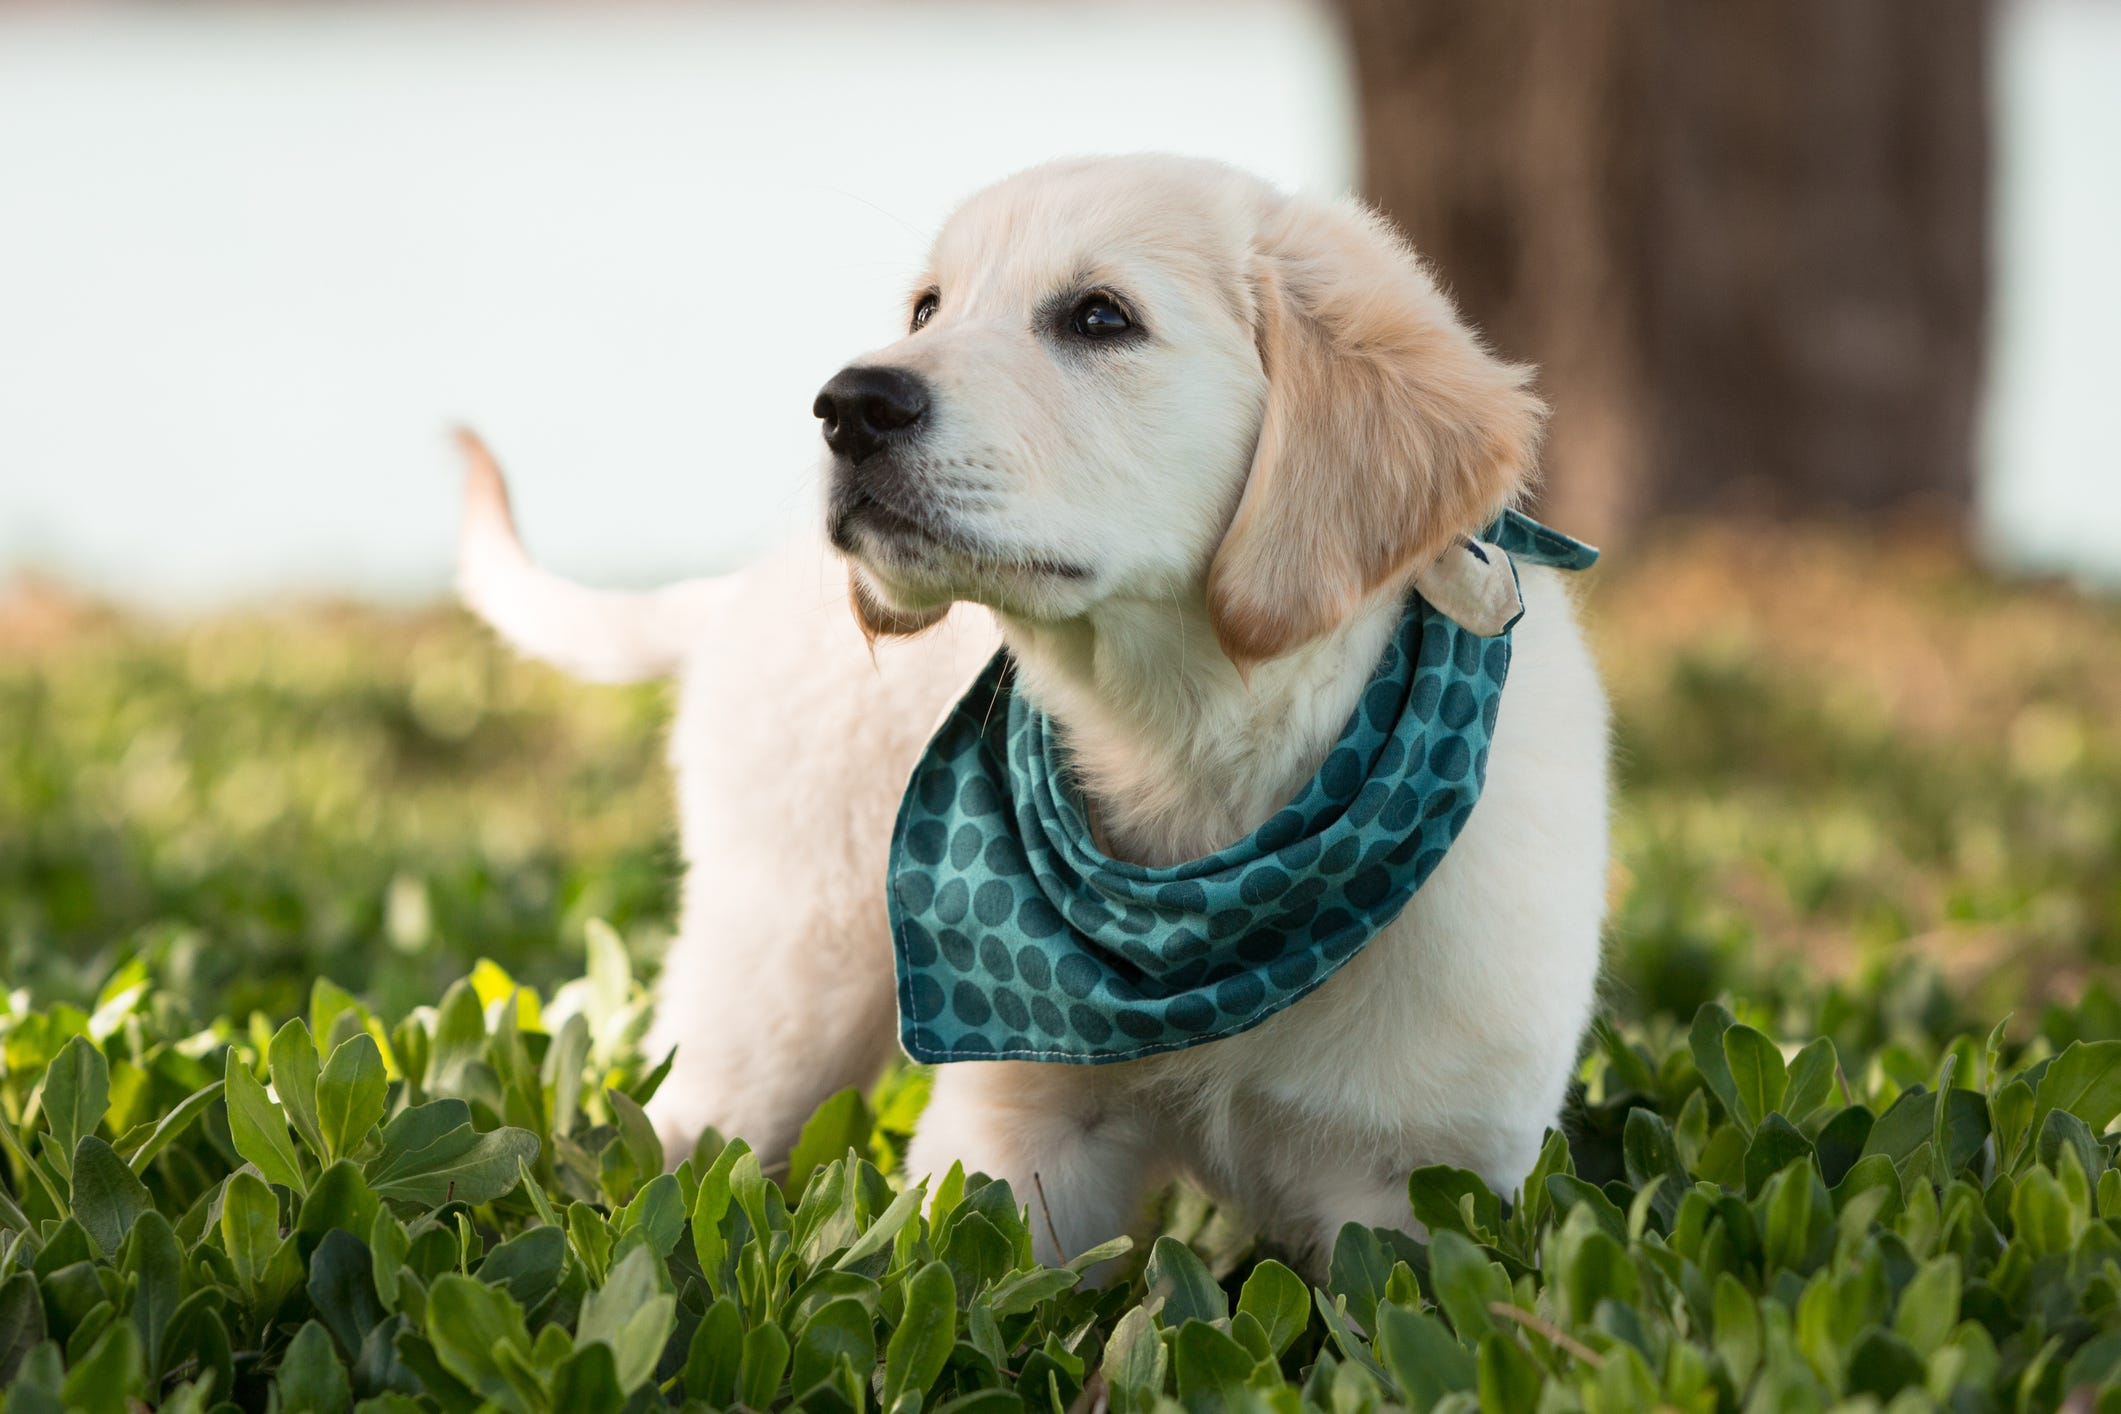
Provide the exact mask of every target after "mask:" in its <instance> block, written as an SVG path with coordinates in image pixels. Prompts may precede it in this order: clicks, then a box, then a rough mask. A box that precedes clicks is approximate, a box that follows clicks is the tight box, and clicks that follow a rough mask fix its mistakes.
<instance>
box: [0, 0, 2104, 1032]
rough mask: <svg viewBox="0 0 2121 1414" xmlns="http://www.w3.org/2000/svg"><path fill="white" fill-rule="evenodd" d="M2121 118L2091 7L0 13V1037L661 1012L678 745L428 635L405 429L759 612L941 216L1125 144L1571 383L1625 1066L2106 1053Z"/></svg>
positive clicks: (555, 511)
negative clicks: (335, 984)
mask: <svg viewBox="0 0 2121 1414" xmlns="http://www.w3.org/2000/svg"><path fill="white" fill-rule="evenodd" d="M2117 74H2121V3H2115V0H1990V3H1982V0H1926V3H1918V0H1744V3H1737V2H1736V0H1734V3H1726V4H1719V5H1715V6H1703V5H1699V4H1691V3H1685V2H1684V0H1577V3H1573V4H1570V5H1567V6H1554V5H1550V4H1544V3H1539V0H1317V3H1299V0H1227V2H1226V3H1213V4H1210V3H1166V4H1157V5H1153V6H1152V5H1146V4H1120V3H1102V4H1100V3H1091V4H1084V3H1069V4H1059V3H1032V0H1017V2H1016V3H977V4H975V3H971V0H964V3H932V0H931V2H928V3H921V2H918V0H904V2H903V3H899V2H898V0H869V2H868V3H852V0H850V2H849V3H839V4H823V3H813V2H812V0H781V2H780V3H773V4H766V3H758V4H743V3H736V0H723V3H713V4H700V5H685V4H677V3H663V4H648V3H629V4H605V3H595V4H590V3H581V4H566V3H542V4H537V5H532V6H503V5H498V4H493V5H471V4H450V5H431V4H417V5H416V4H412V3H406V2H404V0H400V2H399V3H384V4H360V5H355V4H302V3H252V4H163V5H147V4H136V5H126V4H102V5H85V6H57V5H50V6H47V5H39V4H27V5H14V6H10V7H6V8H4V9H0V975H5V976H7V977H9V978H12V979H20V980H23V981H27V982H34V983H36V984H37V985H40V986H43V987H47V988H51V989H56V990H59V991H62V992H63V991H68V990H69V989H70V990H71V991H73V992H78V993H80V994H82V995H83V996H84V997H85V996H87V995H89V994H90V993H92V991H93V987H94V979H95V978H96V977H98V976H100V975H102V974H103V973H105V972H107V971H108V970H109V968H110V967H111V966H112V965H113V964H114V962H115V961H116V960H118V959H122V958H125V957H130V956H133V955H135V954H151V955H152V956H153V957H154V958H155V959H156V960H157V962H158V965H159V966H161V967H162V968H164V969H165V970H166V971H168V972H169V973H171V974H172V975H174V976H177V977H179V978H180V979H183V978H191V979H193V980H194V982H195V985H196V988H197V990H198V991H199V993H200V994H201V995H202V996H204V997H210V998H212V999H213V1000H214V1001H215V1002H217V1003H218V1002H219V1001H221V1000H223V999H226V1000H228V1001H229V1003H230V1004H232V1005H237V1006H238V1007H239V1008H240V1007H243V1006H249V1005H259V1006H265V1007H268V1008H274V1007H281V1008H282V1009H285V1008H284V1007H283V1006H282V1004H283V1003H284V1002H285V1001H286V999H287V997H288V996H290V995H292V993H293V991H294V990H296V989H298V988H300V987H304V986H306V985H307V979H308V977H309V976H310V975H313V974H314V973H315V972H317V971H319V970H323V971H329V972H331V973H332V974H333V975H334V976H337V977H339V978H340V980H342V981H345V982H348V983H349V984H351V985H355V986H359V987H364V988H367V989H368V990H369V991H370V992H371V994H373V995H375V996H377V997H378V998H380V999H381V1000H382V1001H383V1003H384V1004H385V1006H386V1007H392V1006H396V1007H403V1006H407V1005H411V1004H413V1003H414V1002H417V1001H420V1000H426V999H430V998H431V996H432V989H433V987H434V986H435V985H436V983H437V979H445V980H446V978H447V977H448V976H453V975H455V972H456V971H458V970H461V966H460V964H461V963H462V962H464V961H466V960H468V959H469V958H472V957H476V956H480V955H488V956H492V957H495V958H497V959H499V960H501V961H502V962H503V963H505V964H506V965H508V966H510V967H512V968H516V969H518V970H519V971H521V972H523V973H524V975H526V976H528V977H530V978H532V979H533V980H537V979H541V978H542V979H549V978H550V977H554V976H564V975H568V973H569V972H570V970H571V969H574V968H576V967H578V966H579V950H580V934H581V925H582V923H583V921H584V920H585V919H587V918H588V917H590V916H606V917H610V918H612V919H614V921H616V922H618V923H619V924H620V925H621V926H622V927H623V928H624V929H626V930H627V931H628V933H629V936H630V937H631V938H632V939H633V941H634V942H635V943H636V945H637V947H638V949H639V951H640V952H641V954H642V955H643V958H644V960H645V959H650V958H652V956H653V954H654V951H655V948H656V946H657V943H658V941H659V939H660V937H661V935H662V933H663V930H665V929H666V928H667V925H668V921H669V917H670V913H671V909H672V903H673V899H674V882H673V881H674V860H673V857H672V854H671V850H670V846H669V843H668V840H669V828H670V821H669V806H668V800H667V788H666V786H665V784H664V782H663V780H662V777H661V775H660V772H659V770H658V769H657V766H656V756H657V752H658V744H657V740H656V735H657V731H658V728H659V724H660V722H661V721H662V719H663V715H664V712H665V702H664V700H663V697H662V695H661V693H660V691H659V690H656V689H643V690H640V691H629V692H622V691H611V690H600V689H588V688H582V687H579V686H576V685H573V684H570V683H568V682H566V681H564V680H562V679H560V678H558V677H557V676H556V675H553V674H551V673H547V672H545V671H543V670H541V669H535V668H530V667H526V666H523V665H520V664H516V663H513V662H511V661H509V660H507V659H506V658H505V657H504V656H503V655H501V654H500V653H498V652H497V651H496V650H495V649H494V648H493V647H492V645H491V644H490V643H489V642H488V641H487V640H486V638H485V636H484V635H483V634H482V633H481V632H480V631H478V630H477V629H476V628H475V627H473V626H472V625H470V624H469V623H468V622H467V621H466V620H465V619H464V618H463V616H462V615H461V614H459V613H457V612H456V611H454V610H452V609H449V608H447V607H445V606H444V605H443V602H442V599H443V595H444V594H445V591H446V586H447V581H448V574H449V568H450V565H449V560H450V543H451V538H452V535H453V532H454V525H455V504H454V502H455V494H456V487H457V470H456V467H455V466H454V465H453V463H452V462H451V460H450V458H449V456H448V453H447V451H446V449H445V446H444V443H443V439H442V432H443V429H444V428H445V427H446V426H447V425H448V424H449V423H451V422H453V421H456V420H459V419H462V420H467V421H470V422H472V423H474V424H476V425H477V426H479V427H480V428H481V429H482V430H483V431H485V432H486V433H487V434H488V436H489V438H490V440H492V442H493V443H494V444H495V446H496V448H497V449H498V451H499V452H500V454H501V456H502V458H503V460H504V462H505V463H507V464H508V465H509V467H510V469H511V472H512V474H513V476H514V479H515V483H516V491H517V498H518V501H517V503H518V509H519V512H520V514H521V517H522V519H523V522H524V527H525V532H526V535H527V538H528V539H529V540H530V542H531V544H532V545H533V547H534V548H535V549H537V550H538V551H539V552H540V554H541V555H542V556H543V557H544V558H546V559H547V560H548V561H549V562H550V563H552V564H553V565H555V566H556V567H557V568H560V569H562V570H563V571H566V572H569V573H572V574H575V575H577V576H580V577H584V578H588V579H592V580H599V581H603V582H608V583H652V582H656V581H658V580H661V579H664V578H667V577H672V576H676V575H680V574H692V573H699V572H703V571H707V570H712V569H716V568H721V567H725V566H728V565H730V564H733V563H735V562H738V561H740V560H741V559H743V558H744V557H746V556H747V555H750V554H753V553H756V552H757V551H759V550H760V549H762V548H764V547H766V546H767V545H769V544H770V543H772V542H773V541H775V540H778V539H780V538H783V537H785V536H788V535H792V534H803V533H811V530H812V525H813V521H814V515H815V512H814V498H815V493H816V475H815V470H816V459H817V458H816V446H815V438H816V434H815V423H814V422H813V420H812V418H811V417H810V415H809V404H810V400H811V396H812V393H813V391H814V390H815V388H816V387H817V386H818V385H819V384H820V383H821V382H822V381H823V380H824V379H825V378H826V377H827V376H829V375H830V374H831V372H832V371H833V370H835V369H836V368H838V367H839V366H840V365H841V364H842V363H843V362H845V360H846V359H847V358H848V357H849V356H850V355H852V354H854V353H857V352H859V351H861V350H863V349H866V348H870V347H873V346H875V345H878V344H880V343H883V342H886V341H888V340H889V339H890V338H892V337H894V336H895V334H896V332H897V325H898V320H899V315H900V311H901V309H902V306H903V295H904V291H905V287H906V284H907V281H908V280H909V279H910V277H911V276H912V275H913V274H914V273H915V271H916V269H917V267H918V264H919V260H920V254H921V251H922V250H923V248H924V246H925V244H926V242H927V240H928V238H929V237H930V236H931V235H932V234H933V232H934V231H935V230H936V228H937V227H938V226H939V224H940V223H941V221H942V220H943V218H944V217H945V216H946V214H947V213H948V211H949V209H950V208H951V206H952V205H953V204H954V203H955V202H956V201H957V200H958V199H960V198H961V197H963V196H964V195H966V194H967V193H969V192H970V191H972V190H973V189H975V188H977V187H979V186H981V185H983V184H984V183H986V182H988V181H991V180H993V179H995V178H997V177H1000V176H1002V175H1005V174H1007V173H1008V172H1010V171H1013V170H1015V169H1018V168H1021V167H1024V166H1027V165H1030V164H1033V163H1035V162H1038V161H1040V160H1043V159H1046V158H1049V157H1053V156H1060V155H1068V154H1079V153H1092V152H1120V151H1132V150H1143V149H1160V150H1174V151H1181V152H1188V153H1196V154H1204V155H1208V156H1213V157H1219V158H1223V159H1226V160H1228V161H1231V162H1233V163H1237V164H1239V165H1242V166H1245V167H1247V168H1250V169H1253V170H1256V171H1258V172H1260V173H1262V174H1264V175H1265V176H1267V177H1269V178H1271V179H1273V180H1275V181H1277V182H1279V183H1282V184H1284V185H1286V186H1290V187H1294V188H1304V189H1311V190H1317V191H1326V192H1333V191H1340V190H1345V189H1351V188H1352V189H1356V190H1359V191H1361V192H1363V193H1364V194H1366V195H1367V196H1369V197H1370V198H1371V199H1373V200H1375V201H1376V202H1377V203H1379V204H1380V205H1381V206H1382V207H1383V208H1384V210H1385V211H1387V212H1388V213H1389V214H1390V215H1391V216H1392V217H1393V218H1395V219H1396V220H1397V221H1399V222H1400V223H1401V224H1402V225H1403V226H1404V227H1405V228H1406V229H1407V231H1408V232H1409V233H1410V234H1411V236H1412V237H1413V239H1414V241H1415V243H1416V244H1417V245H1418V246H1419V247H1420V248H1421V249H1422V250H1423V251H1424V252H1426V253H1427V254H1428V255H1429V257H1430V258H1431V259H1432V260H1433V261H1434V263H1435V265H1436V266H1437V268H1438V271H1439V273H1440V275H1441V277H1442V279H1443V280H1444V282H1445V283H1446V284H1447V285H1448V286H1449V287H1450V288H1451V289H1452V290H1453V291H1454V293H1455V294H1456V296H1457V298H1458V299H1459V300H1460V302H1461V304H1462V306H1463V307H1464V309H1465V310H1466V312H1467V313H1468V315H1469V316H1470V317H1471V318H1472V319H1473V320H1474V321H1475V322H1476V323H1477V324H1479V325H1480V326H1481V327H1483V328H1484V329H1485V330H1487V332H1488V333H1489V334H1490V336H1491V337H1492V339H1493V341H1494V343H1495V344H1496V345H1497V346H1498V347H1499V348H1500V349H1501V350H1502V351H1503V352H1504V353H1505V354H1507V355H1509V356H1511V357H1514V358H1520V359H1526V360H1530V361H1532V362H1535V363H1537V364H1539V365H1540V366H1541V368H1542V370H1543V371H1542V379H1541V381H1542V386H1543V388H1544V391H1545V392H1546V394H1547V396H1548V397H1549V399H1550V400H1551V401H1552V402H1553V404H1554V405H1555V408H1556V414H1555V419H1554V423H1553V429H1552V435H1551V438H1550V441H1549V446H1548V451H1547V457H1546V481H1545V486H1544V489H1543V492H1542V496H1543V499H1544V512H1545V514H1546V515H1547V516H1548V517H1549V518H1550V519H1552V520H1553V521H1554V522H1555V523H1556V524H1558V525H1560V526H1562V527H1563V528H1566V529H1568V530H1570V531H1572V532H1575V533H1577V534H1580V535H1583V536H1585V537H1586V538H1591V539H1595V540H1598V541H1601V542H1602V543H1604V544H1606V545H1607V546H1608V548H1609V549H1610V550H1612V551H1613V553H1612V554H1611V555H1610V556H1609V559H1608V562H1607V565H1606V566H1605V567H1604V568H1602V569H1601V570H1600V571H1598V573H1597V575H1596V576H1594V577H1593V578H1592V580H1591V582H1590V584H1589V586H1588V600H1589V606H1590V617H1591V620H1592V622H1593V625H1594V631H1595V633H1596V635H1597V636H1598V639H1599V644H1600V650H1601V654H1602V657H1603V659H1604V662H1605V664H1606V667H1607V671H1608V675H1609V678H1610V680H1611V682H1612V686H1613V690H1614V695H1615V701H1616V706H1617V708H1618V714H1619V722H1620V727H1619V730H1620V736H1621V743H1620V744H1621V752H1622V756H1621V760H1622V773H1623V774H1622V785H1623V796H1622V802H1621V807H1620V820H1619V828H1620V846H1621V847H1620V853H1619V860H1620V863H1619V866H1618V868H1617V869H1616V875H1615V881H1614V898H1615V906H1616V923H1615V929H1614V957H1615V959H1616V961H1615V967H1614V983H1613V987H1612V989H1611V995H1612V999H1613V1005H1614V1007H1615V1009H1616V1010H1618V1011H1620V1012H1622V1013H1626V1014H1631V1015H1636V1016H1643V1017H1651V1016H1661V1015H1671V1016H1680V1017H1684V1016H1685V1015H1687V1014H1689V1013H1690V1012H1691V1009H1692V1006H1693V1004H1694V1003H1695V1002H1697V1001H1698V1000H1699V999H1700V998H1701V997H1703V996H1707V995H1710V994H1713V993H1714V992H1715V991H1716V990H1717V989H1719V988H1724V987H1741V988H1745V989H1749V990H1750V992H1751V993H1752V994H1753V995H1756V996H1760V997H1767V998H1773V997H1785V998H1787V999H1788V1004H1789V1005H1791V1006H1799V1005H1802V1006H1806V1007H1812V1006H1823V1005H1829V1004H1831V999H1832V997H1833V996H1834V995H1837V994H1836V993H1835V992H1834V991H1833V989H1834V988H1838V987H1843V986H1848V987H1860V989H1861V991H1860V995H1861V996H1863V997H1864V998H1866V999H1867V1000H1865V1001H1864V1003H1863V1004H1862V1005H1861V1006H1856V1005H1854V1004H1851V1005H1850V1007H1849V1008H1847V1010H1848V1013H1849V1016H1850V1017H1857V1018H1860V1019H1859V1020H1849V1021H1848V1022H1847V1024H1848V1025H1851V1026H1858V1025H1861V1026H1864V1027H1870V1028H1872V1029H1873V1030H1874V1031H1876V1032H1878V1033H1879V1034H1880V1035H1885V1034H1889V1032H1890V1029H1891V1027H1892V1026H1893V1025H1894V1024H1896V1023H1895V1021H1894V1016H1896V1015H1900V1014H1902V1013H1904V1014H1905V1016H1914V1015H1916V1014H1918V1013H1922V1014H1928V1013H1934V1012H1935V1011H1936V1009H1938V1008H1956V1007H1961V1006H1971V1007H1974V1008H1975V1009H1976V1010H1979V1009H1980V1008H1989V1009H1990V1010H1992V1011H1993V1012H1994V1013H1995V1014H2000V1013H2001V1012H2002V1011H2003V1010H2009V1009H2012V1008H2017V1009H2019V1010H2020V1011H2021V1013H2022V1015H2021V1018H2020V1024H2021V1025H2032V1024H2034V1023H2035V1022H2036V1021H2037V1019H2038V1017H2039V1016H2040V1014H2041V1008H2042V1007H2043V1006H2053V1007H2060V1008H2069V1009H2074V1011H2075V1012H2076V1013H2077V1014H2078V1015H2080V1016H2081V1015H2084V1014H2089V1013H2087V1011H2086V1009H2087V1008H2090V1009H2092V1011H2093V1012H2096V1011H2097V1008H2100V1007H2107V1008H2111V1007H2112V1002H2111V999H2110V996H2109V994H2108V993H2107V992H2106V991H2105V990H2104V983H2103V980H2102V979H2110V978H2111V976H2112V975H2113V971H2114V968H2115V967H2116V965H2117V964H2121V725H2117V724H2121V609H2117V608H2116V605H2115V601H2114V599H2113V597H2112V591H2113V589H2114V588H2115V587H2116V586H2121V476H2117V475H2116V473H2117V471H2121V465H2117V462H2121V458H2117V456H2116V453H2115V449H2114V442H2113V437H2112V431H2111V423H2112V412H2113V408H2114V406H2115V401H2114V400H2115V391H2114V390H2115V389H2116V388H2117V387H2121V342H2117V341H2116V340H2115V339H2114V338H2113V335H2112V331H2113V330H2114V329H2115V328H2117V327H2121V262H2117V261H2116V260H2115V259H2114V258H2113V252H2114V232H2115V231H2116V230H2117V229H2121V162H2117V161H2116V160H2115V157H2114V153H2115V152H2116V150H2117V149H2121V84H2117V83H2116V82H2115V81H2114V80H2115V76H2116V75H2117ZM1822 987H1824V988H1826V989H1827V990H1826V991H1825V992H1822V991H1821V988H1822ZM1851 995H1856V993H1851ZM1822 996H1824V997H1826V998H1827V1001H1826V1002H1822V1001H1821V1000H1820V999H1821V997H1822ZM1896 1008H1897V1009H1898V1010H1897V1011H1896V1010H1895V1009H1896ZM2099 1014H2101V1015H2104V1014H2105V1013H2099ZM2117 1015H2121V1013H2117ZM1934 1019H1935V1018H1934V1016H1931V1017H1930V1020H1932V1021H1933V1020H1934ZM1925 1024H1927V1023H1925ZM2117 1025H2121V1020H2117ZM1829 1029H1830V1028H1829ZM1871 1039H1873V1040H1875V1039H1877V1037H1876V1036H1873V1037H1872V1038H1871Z"/></svg>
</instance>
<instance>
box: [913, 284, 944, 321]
mask: <svg viewBox="0 0 2121 1414" xmlns="http://www.w3.org/2000/svg"><path fill="white" fill-rule="evenodd" d="M942 302H943V297H942V296H941V295H939V294H937V293H936V292H935V291H933V290H930V291H928V293H927V294H924V295H922V296H921V299H920V303H919V304H916V305H915V306H913V327H914V329H915V330H916V331H918V330H920V329H922V328H925V327H926V326H927V323H928V321H929V320H931V319H933V318H934V317H935V307H936V306H937V305H939V304H941V303H942Z"/></svg>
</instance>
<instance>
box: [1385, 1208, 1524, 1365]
mask: <svg viewBox="0 0 2121 1414" xmlns="http://www.w3.org/2000/svg"><path fill="white" fill-rule="evenodd" d="M1429 1280H1430V1281H1431V1283H1432V1284H1433V1285H1434V1286H1435V1288H1436V1303H1437V1305H1439V1306H1441V1307H1442V1308H1443V1313H1444V1314H1445V1315H1446V1316H1449V1317H1450V1318H1451V1327H1452V1329H1453V1330H1455V1331H1456V1332H1457V1333H1458V1338H1459V1340H1460V1341H1462V1342H1463V1343H1465V1344H1468V1345H1471V1344H1473V1343H1474V1342H1476V1341H1478V1340H1479V1339H1480V1337H1481V1336H1483V1335H1486V1334H1487V1333H1488V1332H1490V1331H1491V1330H1493V1329H1494V1328H1495V1318H1494V1317H1493V1316H1492V1315H1490V1314H1489V1308H1490V1307H1491V1306H1493V1305H1495V1304H1496V1303H1497V1302H1501V1303H1505V1304H1507V1303H1508V1302H1509V1301H1510V1299H1511V1291H1510V1277H1509V1273H1507V1272H1505V1271H1504V1270H1503V1268H1502V1264H1501V1263H1499V1262H1493V1261H1490V1260H1489V1259H1488V1254H1487V1253H1486V1252H1485V1251H1483V1250H1481V1249H1480V1248H1478V1247H1476V1246H1474V1245H1473V1242H1472V1240H1471V1239H1470V1238H1467V1237H1462V1236H1460V1235H1459V1234H1458V1233H1455V1232H1439V1233H1436V1234H1435V1235H1434V1237H1433V1238H1432V1240H1431V1241H1430V1244H1429ZM1409 1304H1410V1305H1411V1304H1412V1303H1409Z"/></svg>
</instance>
